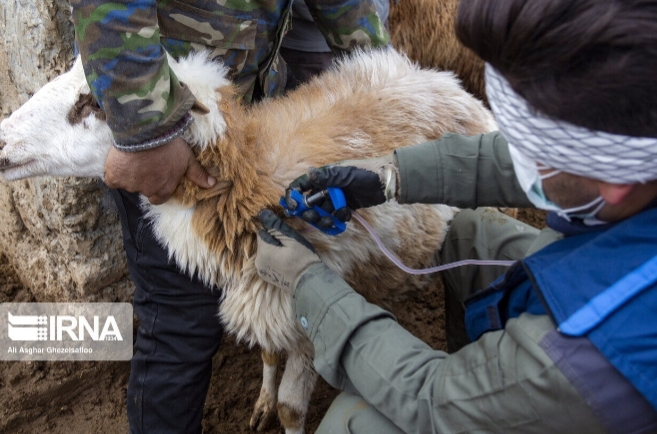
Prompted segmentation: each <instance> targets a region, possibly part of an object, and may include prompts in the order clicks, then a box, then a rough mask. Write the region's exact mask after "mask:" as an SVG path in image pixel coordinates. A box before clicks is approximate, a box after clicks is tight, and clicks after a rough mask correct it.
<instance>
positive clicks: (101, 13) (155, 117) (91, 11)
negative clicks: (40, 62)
mask: <svg viewBox="0 0 657 434" xmlns="http://www.w3.org/2000/svg"><path fill="white" fill-rule="evenodd" d="M71 6H72V9H73V22H74V24H75V34H76V41H77V44H78V49H79V51H80V55H81V57H82V61H83V64H84V71H85V75H86V78H87V82H88V83H89V87H90V88H91V92H92V93H93V94H94V96H95V97H96V98H97V100H98V103H99V104H100V105H101V107H102V108H103V110H104V111H105V113H106V114H107V122H108V124H109V126H110V128H111V129H112V132H113V134H114V140H115V146H116V147H117V148H119V149H121V150H124V151H140V150H144V149H149V148H153V147H156V146H159V145H161V144H164V143H166V142H168V141H169V140H171V139H172V138H174V137H176V136H177V135H179V134H181V133H182V132H183V131H184V130H185V129H186V128H187V126H188V125H189V124H190V123H191V117H190V116H189V115H188V113H187V112H188V111H189V109H190V108H191V106H192V104H193V103H194V96H193V95H192V94H191V92H190V91H189V89H188V88H187V87H186V86H185V85H184V84H182V83H180V82H179V81H178V79H177V78H176V76H175V75H174V74H173V72H172V71H171V70H170V69H169V66H168V63H167V58H166V53H165V51H164V48H163V47H162V45H161V44H160V32H159V28H158V18H157V1H156V0H115V1H103V0H71Z"/></svg>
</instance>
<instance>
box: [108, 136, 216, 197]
mask: <svg viewBox="0 0 657 434" xmlns="http://www.w3.org/2000/svg"><path fill="white" fill-rule="evenodd" d="M183 177H187V179H189V180H190V181H192V182H193V183H195V184H196V185H198V186H199V187H202V188H210V187H212V186H213V185H214V184H215V182H216V180H215V179H214V178H212V177H211V176H210V175H209V174H208V172H206V171H205V169H203V167H202V166H201V165H200V164H199V162H198V161H196V157H195V156H194V153H193V152H192V150H191V149H190V147H189V145H187V142H185V140H183V139H182V138H181V137H176V138H175V139H173V140H171V141H170V142H168V143H166V144H164V145H162V146H158V147H157V148H153V149H148V150H146V151H139V152H122V151H119V150H118V149H115V148H112V149H110V152H109V154H108V155H107V160H106V161H105V184H107V186H108V187H109V188H122V189H124V190H127V191H129V192H139V193H141V194H143V195H144V196H146V197H147V198H148V201H149V202H150V203H152V204H153V205H159V204H162V203H164V202H166V201H167V200H168V199H169V198H170V197H171V196H172V195H173V192H174V191H175V190H176V187H178V184H180V181H182V179H183Z"/></svg>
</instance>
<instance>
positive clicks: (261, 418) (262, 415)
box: [249, 396, 276, 431]
mask: <svg viewBox="0 0 657 434" xmlns="http://www.w3.org/2000/svg"><path fill="white" fill-rule="evenodd" d="M275 407H276V403H275V402H272V401H271V400H268V399H262V396H261V397H260V398H258V401H257V402H256V405H255V407H254V408H253V414H251V420H250V421H249V428H251V431H264V430H265V429H267V427H268V426H269V423H270V422H271V420H272V416H273V415H274V414H275Z"/></svg>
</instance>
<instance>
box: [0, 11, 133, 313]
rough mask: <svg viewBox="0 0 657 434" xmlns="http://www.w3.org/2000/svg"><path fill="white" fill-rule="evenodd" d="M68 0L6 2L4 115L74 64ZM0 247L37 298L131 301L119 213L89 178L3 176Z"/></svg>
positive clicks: (1, 15) (0, 16)
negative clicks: (11, 178)
mask: <svg viewBox="0 0 657 434" xmlns="http://www.w3.org/2000/svg"><path fill="white" fill-rule="evenodd" d="M73 40H74V38H73V27H72V23H71V21H70V7H69V5H68V2H67V1H66V0H47V1H39V2H27V1H15V2H2V3H1V4H0V117H5V116H8V115H9V114H11V112H12V111H13V110H15V109H17V108H18V107H20V105H21V104H23V103H24V102H25V101H27V100H28V99H29V97H30V96H31V95H33V94H34V93H35V92H36V91H37V90H38V89H39V88H40V87H41V86H43V85H44V84H45V83H47V82H48V81H50V80H52V79H53V78H54V77H56V76H57V75H59V74H61V73H62V72H64V71H66V70H67V69H68V68H69V67H70V65H71V64H72V62H73V58H74V56H73V43H74V42H73ZM0 251H2V252H4V254H5V255H6V256H7V258H8V260H9V262H10V263H11V264H12V265H13V267H14V269H15V270H16V271H17V273H18V275H19V277H20V279H21V281H22V282H23V283H24V284H25V285H26V286H27V287H28V288H29V289H30V290H31V292H32V293H33V294H34V296H35V299H36V300H37V301H73V300H75V301H100V300H103V301H114V300H129V299H130V294H131V291H132V285H131V283H130V282H129V280H128V278H127V268H126V264H125V259H124V254H123V248H122V245H121V232H120V226H119V221H118V216H117V215H116V212H115V210H114V208H113V204H112V201H111V198H109V196H108V195H107V193H106V191H105V190H104V189H103V187H102V186H101V184H100V183H99V182H98V181H96V180H91V179H73V178H60V179H53V178H36V179H31V180H26V181H19V182H13V183H8V182H5V181H0Z"/></svg>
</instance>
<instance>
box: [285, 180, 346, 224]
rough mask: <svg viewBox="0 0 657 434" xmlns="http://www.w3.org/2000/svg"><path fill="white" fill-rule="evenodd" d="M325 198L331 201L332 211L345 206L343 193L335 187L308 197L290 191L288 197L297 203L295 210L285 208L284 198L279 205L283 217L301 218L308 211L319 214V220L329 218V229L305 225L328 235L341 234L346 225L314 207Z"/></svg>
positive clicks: (295, 191)
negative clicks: (330, 221)
mask: <svg viewBox="0 0 657 434" xmlns="http://www.w3.org/2000/svg"><path fill="white" fill-rule="evenodd" d="M326 196H328V197H329V198H330V199H331V202H332V203H333V207H334V209H340V208H343V207H345V206H347V201H346V200H345V197H344V193H343V192H342V190H341V189H339V188H337V187H328V188H327V189H326V190H322V191H320V192H317V193H315V194H311V195H309V196H304V195H302V194H301V193H300V192H299V191H297V190H291V191H290V197H291V198H292V199H294V200H295V201H296V203H297V208H296V209H293V210H292V209H289V208H288V207H287V203H286V202H285V198H284V197H282V198H281V200H280V202H279V203H280V204H281V205H282V206H283V208H284V210H285V215H286V216H287V217H299V218H301V214H302V213H303V212H304V211H307V210H309V209H313V210H315V211H316V212H317V213H318V214H319V216H320V218H322V217H325V216H328V217H330V218H331V220H332V223H333V224H332V226H331V227H328V228H324V227H320V226H318V225H317V224H316V223H311V222H307V223H310V224H311V225H313V226H314V227H316V228H317V229H319V230H320V231H322V232H324V233H325V234H328V235H338V234H341V233H342V232H344V231H345V229H347V224H346V223H345V222H343V221H340V220H338V219H337V218H335V216H333V215H331V213H329V212H327V211H325V210H324V209H322V208H320V207H319V206H317V205H316V204H317V203H320V202H321V201H322V199H324V198H325V197H326ZM324 221H326V219H324Z"/></svg>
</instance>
